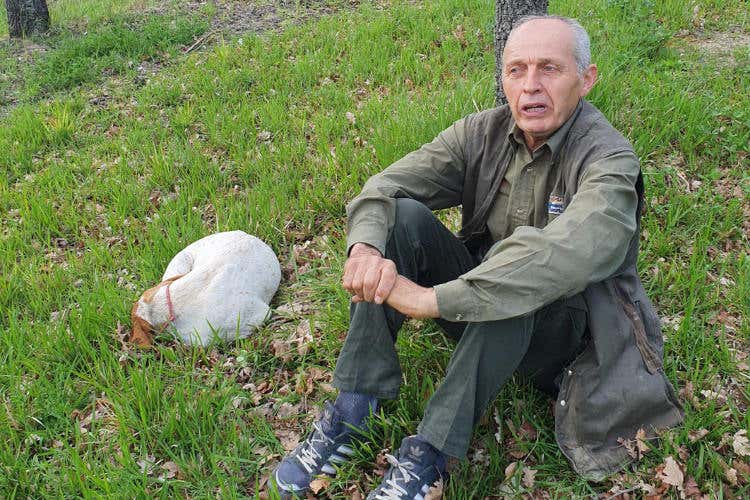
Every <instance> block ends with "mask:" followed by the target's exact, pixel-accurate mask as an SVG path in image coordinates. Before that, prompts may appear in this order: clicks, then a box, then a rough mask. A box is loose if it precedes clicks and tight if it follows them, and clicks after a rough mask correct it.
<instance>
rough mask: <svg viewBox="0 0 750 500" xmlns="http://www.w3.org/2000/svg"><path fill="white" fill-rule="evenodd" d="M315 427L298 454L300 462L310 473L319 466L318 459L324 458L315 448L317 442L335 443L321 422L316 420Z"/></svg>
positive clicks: (324, 443)
mask: <svg viewBox="0 0 750 500" xmlns="http://www.w3.org/2000/svg"><path fill="white" fill-rule="evenodd" d="M313 429H314V430H313V432H312V434H310V438H309V439H308V440H307V442H306V443H305V446H304V447H303V448H302V449H301V450H300V452H299V455H298V456H297V459H298V460H299V463H301V464H302V467H304V468H305V470H306V471H307V473H308V474H312V472H313V470H314V469H317V468H318V459H320V458H322V456H321V455H320V453H318V452H317V450H316V449H315V443H322V444H323V445H326V444H328V443H333V439H331V438H329V437H328V436H326V435H325V433H324V432H323V430H322V429H321V428H320V422H314V423H313ZM319 436H320V437H319Z"/></svg>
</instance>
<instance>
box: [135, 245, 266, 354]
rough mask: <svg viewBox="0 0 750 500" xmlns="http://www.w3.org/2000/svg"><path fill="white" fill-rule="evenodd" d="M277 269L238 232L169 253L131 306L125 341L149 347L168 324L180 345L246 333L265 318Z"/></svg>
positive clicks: (260, 248) (260, 247) (261, 248)
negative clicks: (153, 282) (130, 327)
mask: <svg viewBox="0 0 750 500" xmlns="http://www.w3.org/2000/svg"><path fill="white" fill-rule="evenodd" d="M280 280H281V268H280V266H279V260H278V259H277V258H276V255H275V254H274V253H273V250H271V248H270V247H269V246H268V245H266V244H265V243H263V242H262V241H261V240H259V239H258V238H256V237H255V236H250V235H249V234H247V233H244V232H242V231H230V232H225V233H216V234H212V235H211V236H206V237H205V238H203V239H200V240H198V241H196V242H195V243H192V244H191V245H188V247H187V248H185V249H184V250H182V251H181V252H180V253H178V254H177V255H175V257H174V258H173V259H172V261H171V262H170V263H169V265H168V266H167V270H166V271H165V272H164V276H162V282H161V283H159V284H158V285H156V286H155V287H153V288H151V289H149V290H147V291H146V292H145V293H144V294H143V295H142V296H141V298H140V299H138V301H137V302H136V303H135V304H133V310H132V312H131V320H132V324H133V330H132V333H131V336H130V340H131V342H134V343H136V344H139V345H142V346H150V345H151V344H152V339H153V332H154V331H156V332H161V331H163V330H164V329H165V328H168V327H169V326H170V325H171V326H173V327H174V329H175V330H176V333H177V335H178V337H179V338H181V339H182V341H183V342H185V343H186V344H200V345H204V346H205V345H207V344H208V343H209V342H211V341H212V340H214V339H215V338H216V337H218V338H220V339H222V340H234V339H236V338H244V337H247V336H248V335H250V334H251V333H252V332H253V331H254V330H255V328H256V327H257V326H258V325H260V324H261V323H262V322H263V321H264V320H265V319H266V317H267V316H268V312H269V310H270V308H269V306H268V304H269V303H270V301H271V298H272V297H273V295H274V293H276V290H277V289H278V287H279V281H280Z"/></svg>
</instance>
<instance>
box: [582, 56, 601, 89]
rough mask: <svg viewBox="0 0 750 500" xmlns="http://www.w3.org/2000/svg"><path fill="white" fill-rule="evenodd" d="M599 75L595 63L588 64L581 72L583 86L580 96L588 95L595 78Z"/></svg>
mask: <svg viewBox="0 0 750 500" xmlns="http://www.w3.org/2000/svg"><path fill="white" fill-rule="evenodd" d="M598 75H599V70H598V69H597V67H596V64H591V65H589V67H588V68H586V71H584V72H583V86H582V87H581V97H584V96H586V95H588V93H589V92H591V89H592V88H594V84H595V83H596V78H597V76H598Z"/></svg>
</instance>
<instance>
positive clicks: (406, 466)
mask: <svg viewBox="0 0 750 500" xmlns="http://www.w3.org/2000/svg"><path fill="white" fill-rule="evenodd" d="M385 458H386V459H387V460H388V463H389V464H391V466H392V467H393V473H392V474H391V477H390V479H387V480H386V481H385V484H386V486H385V487H384V488H383V490H382V491H381V492H380V493H378V494H377V496H376V497H375V498H376V499H378V500H400V499H401V495H405V494H406V490H405V489H404V488H402V487H401V486H400V485H399V484H398V483H399V482H401V483H403V484H406V483H408V482H409V481H411V480H412V479H419V476H417V475H416V474H414V472H412V471H413V469H414V464H413V463H412V462H409V461H403V462H399V461H398V459H397V458H396V457H394V456H393V455H389V454H387V453H386V455H385ZM396 473H398V474H400V475H401V477H400V478H399V477H398V476H397V475H396Z"/></svg>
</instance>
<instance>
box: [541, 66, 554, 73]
mask: <svg viewBox="0 0 750 500" xmlns="http://www.w3.org/2000/svg"><path fill="white" fill-rule="evenodd" d="M544 71H546V72H547V73H552V72H554V71H557V66H553V65H552V64H547V65H546V66H545V67H544Z"/></svg>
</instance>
